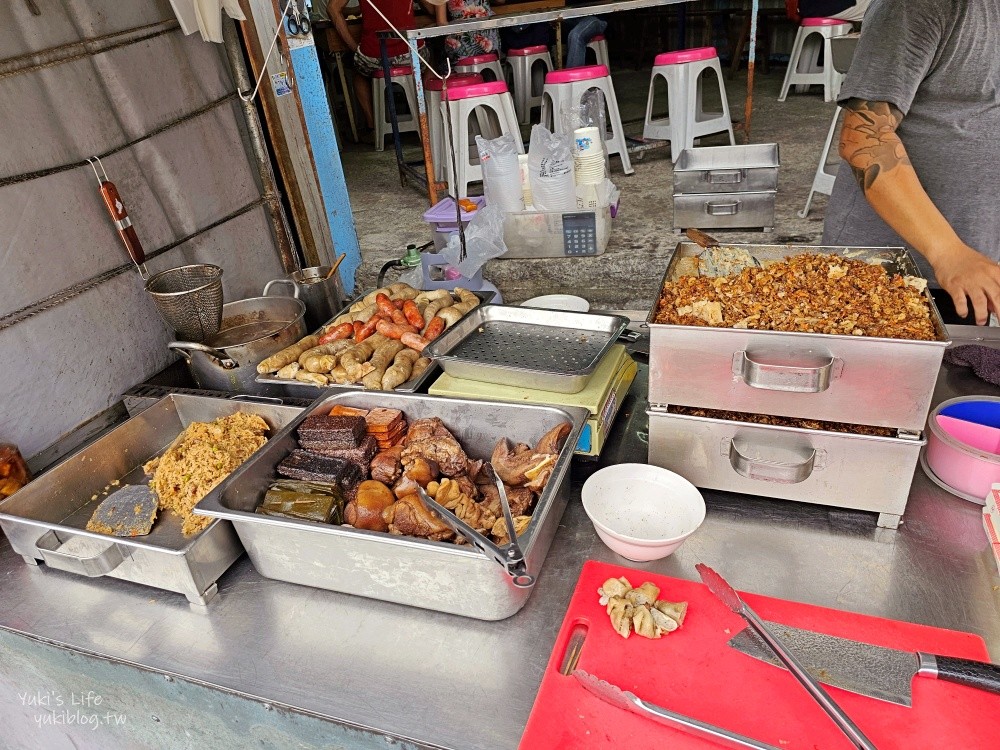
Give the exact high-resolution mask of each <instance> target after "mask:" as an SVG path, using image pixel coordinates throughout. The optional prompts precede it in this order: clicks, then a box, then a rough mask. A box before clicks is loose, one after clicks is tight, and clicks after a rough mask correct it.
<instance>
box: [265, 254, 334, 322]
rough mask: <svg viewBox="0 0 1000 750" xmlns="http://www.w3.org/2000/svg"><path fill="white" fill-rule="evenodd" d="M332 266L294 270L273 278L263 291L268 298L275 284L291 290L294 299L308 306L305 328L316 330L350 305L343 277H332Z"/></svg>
mask: <svg viewBox="0 0 1000 750" xmlns="http://www.w3.org/2000/svg"><path fill="white" fill-rule="evenodd" d="M330 268H331V266H313V267H312V268H303V269H302V270H301V271H295V272H294V273H291V274H289V275H288V276H286V277H285V278H282V279H273V280H272V281H269V282H267V284H266V285H265V286H264V291H263V292H261V294H263V295H264V296H265V297H266V296H268V294H270V292H271V288H272V287H274V286H276V285H285V286H286V287H291V291H292V296H293V297H295V299H300V300H302V301H303V302H305V303H306V326H307V327H308V328H309V330H310V331H315V330H316V329H317V328H319V327H320V326H321V325H323V324H324V323H327V322H329V321H330V319H331V318H333V316H334V315H335V314H336V313H338V312H340V310H341V309H342V308H343V307H344V306H345V305H346V304H347V295H346V294H345V293H344V285H343V282H342V281H341V280H340V274H339V273H335V274H333V275H332V276H330V277H329V278H327V275H328V274H329V273H330Z"/></svg>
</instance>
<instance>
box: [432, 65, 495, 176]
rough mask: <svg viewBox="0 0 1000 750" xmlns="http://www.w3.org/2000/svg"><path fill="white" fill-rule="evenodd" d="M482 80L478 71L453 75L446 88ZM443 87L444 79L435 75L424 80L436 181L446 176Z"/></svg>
mask: <svg viewBox="0 0 1000 750" xmlns="http://www.w3.org/2000/svg"><path fill="white" fill-rule="evenodd" d="M482 82H483V77H482V76H481V75H479V74H478V73H469V74H464V75H453V76H452V77H451V78H449V79H448V90H449V91H450V90H451V89H453V88H456V89H457V88H459V87H460V86H471V85H473V84H476V83H482ZM443 88H444V81H442V80H441V79H440V78H438V77H437V76H434V75H432V76H430V77H429V78H427V79H426V80H425V81H424V96H426V97H427V130H428V132H429V133H430V138H431V158H432V159H433V160H434V179H435V180H436V181H437V182H442V181H444V180H445V179H446V178H447V177H448V173H447V171H446V169H445V167H446V165H445V161H446V159H447V157H448V146H447V144H446V143H445V127H444V118H443V117H442V116H441V89H443Z"/></svg>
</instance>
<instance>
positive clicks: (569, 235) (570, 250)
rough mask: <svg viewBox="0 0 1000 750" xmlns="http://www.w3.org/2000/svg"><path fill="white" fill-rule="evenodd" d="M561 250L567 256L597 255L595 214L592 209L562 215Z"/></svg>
mask: <svg viewBox="0 0 1000 750" xmlns="http://www.w3.org/2000/svg"><path fill="white" fill-rule="evenodd" d="M562 221H563V252H564V253H565V255H566V256H567V257H570V256H576V255H597V254H598V253H597V214H596V213H594V212H593V211H584V212H581V213H569V214H563V215H562Z"/></svg>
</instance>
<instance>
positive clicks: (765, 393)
mask: <svg viewBox="0 0 1000 750" xmlns="http://www.w3.org/2000/svg"><path fill="white" fill-rule="evenodd" d="M739 247H743V248H745V249H746V250H748V251H749V252H750V253H752V254H753V255H754V256H755V257H756V258H758V260H760V261H762V262H766V261H768V260H776V259H782V258H784V257H786V256H788V255H791V254H794V253H796V252H800V251H801V252H824V253H837V254H841V255H845V256H847V257H852V258H857V259H861V260H866V261H867V262H870V263H871V262H874V263H881V264H883V265H884V266H885V267H886V270H888V271H889V272H890V273H903V274H905V275H912V276H918V275H919V272H918V271H917V268H916V265H915V264H914V263H913V260H912V258H910V256H909V255H908V254H907V253H906V251H905V250H903V249H901V248H830V247H807V248H791V247H788V246H767V245H741V246H739ZM700 252H701V248H700V247H698V246H697V245H695V244H694V243H687V242H683V243H680V244H679V245H678V247H677V250H676V251H675V252H674V255H673V257H672V258H671V260H670V262H669V264H668V267H667V272H666V274H665V275H664V282H665V281H667V280H668V279H674V278H677V275H681V274H679V273H677V272H678V271H679V265H680V264H681V261H682V260H683V259H685V258H692V257H694V256H696V255H698V254H699V253H700ZM925 293H926V294H927V299H928V302H929V304H930V306H931V314H932V316H933V319H934V323H935V328H936V330H937V338H936V339H935V340H934V341H910V340H904V339H877V338H871V337H863V336H839V335H830V334H811V333H790V332H783V331H755V330H748V329H735V328H708V327H695V326H681V325H665V324H660V323H654V322H653V320H654V319H655V317H656V307H655V306H654V307H653V310H652V312H651V313H650V315H649V318H648V321H647V322H648V323H649V328H650V357H649V362H650V364H649V402H650V404H652V405H653V406H654V407H655V406H657V405H665V404H676V405H678V406H691V407H700V408H704V409H716V410H722V411H737V412H749V413H756V414H771V415H775V416H782V417H798V418H803V419H816V420H821V421H827V422H848V423H852V424H865V425H873V426H879V427H890V428H894V429H898V430H905V431H909V432H914V433H919V432H920V431H921V430H923V428H924V422H925V421H926V419H927V412H928V410H929V409H930V402H931V396H932V395H933V392H934V385H935V383H936V381H937V374H938V370H939V369H940V367H941V358H942V356H943V355H944V350H945V347H947V345H948V336H947V334H946V332H945V329H944V324H943V323H942V322H941V318H940V315H939V314H938V311H937V308H936V307H935V306H934V301H933V299H932V298H931V297H930V293H929V292H925Z"/></svg>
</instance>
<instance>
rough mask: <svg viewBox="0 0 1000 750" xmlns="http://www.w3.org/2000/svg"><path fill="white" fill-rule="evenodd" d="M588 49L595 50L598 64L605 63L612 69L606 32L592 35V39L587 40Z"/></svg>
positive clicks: (605, 65) (606, 66) (604, 64)
mask: <svg viewBox="0 0 1000 750" xmlns="http://www.w3.org/2000/svg"><path fill="white" fill-rule="evenodd" d="M587 49H590V50H593V51H594V59H595V60H597V64H598V65H603V66H604V67H605V68H607V69H608V70H611V60H610V59H609V58H608V40H607V39H605V38H604V34H598V35H597V36H593V37H591V38H590V41H589V42H587Z"/></svg>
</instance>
